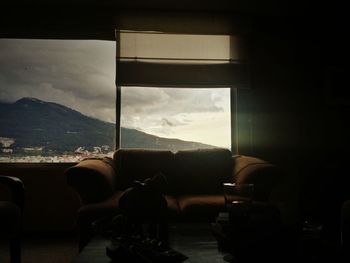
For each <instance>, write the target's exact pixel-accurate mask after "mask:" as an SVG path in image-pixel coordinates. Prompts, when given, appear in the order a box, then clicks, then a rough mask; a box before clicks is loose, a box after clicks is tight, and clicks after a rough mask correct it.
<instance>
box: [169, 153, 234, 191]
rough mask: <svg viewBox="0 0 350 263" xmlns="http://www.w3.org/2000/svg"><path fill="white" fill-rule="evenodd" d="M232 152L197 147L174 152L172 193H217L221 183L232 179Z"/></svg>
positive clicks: (221, 189) (170, 180) (170, 181)
mask: <svg viewBox="0 0 350 263" xmlns="http://www.w3.org/2000/svg"><path fill="white" fill-rule="evenodd" d="M232 166H233V165H232V154H231V151H229V150H227V149H221V148H214V149H198V150H184V151H178V152H177V153H176V154H175V173H174V174H172V175H173V176H174V177H173V178H169V183H170V186H171V188H170V190H171V192H173V193H174V194H218V193H222V191H223V188H222V184H223V183H224V182H231V181H232Z"/></svg>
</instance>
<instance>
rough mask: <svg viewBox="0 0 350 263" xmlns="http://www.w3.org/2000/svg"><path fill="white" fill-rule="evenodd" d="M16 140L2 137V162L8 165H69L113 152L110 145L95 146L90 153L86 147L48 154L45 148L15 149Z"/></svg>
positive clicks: (0, 139) (0, 153)
mask: <svg viewBox="0 0 350 263" xmlns="http://www.w3.org/2000/svg"><path fill="white" fill-rule="evenodd" d="M14 143H15V139H13V138H7V137H0V162H6V163H16V162H20V163H67V162H79V161H81V160H83V159H85V158H91V157H94V158H99V157H101V158H102V157H106V156H109V157H112V156H113V151H111V150H110V147H109V146H108V145H102V146H95V147H93V148H92V149H93V150H92V151H88V150H87V149H85V147H84V146H80V147H78V148H77V149H76V150H75V151H74V152H73V153H63V154H57V153H56V154H55V153H51V154H49V153H47V152H44V147H23V148H21V149H14V148H13V147H11V146H13V145H14Z"/></svg>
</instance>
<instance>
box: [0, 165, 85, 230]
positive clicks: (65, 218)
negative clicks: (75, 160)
mask: <svg viewBox="0 0 350 263" xmlns="http://www.w3.org/2000/svg"><path fill="white" fill-rule="evenodd" d="M71 165H72V164H40V163H38V164H0V174H1V175H11V176H17V177H19V178H20V179H21V180H22V181H23V183H24V187H25V208H24V212H23V227H24V231H25V232H28V233H49V232H50V233H70V232H72V231H74V230H75V214H76V211H77V209H78V207H79V202H80V201H79V198H78V196H77V195H76V193H75V192H74V191H73V189H71V188H70V187H69V186H68V185H67V184H66V179H65V176H64V174H63V172H64V170H65V169H66V168H68V167H69V166H71ZM7 197H8V193H7V192H6V191H4V188H1V189H0V198H1V199H2V198H7Z"/></svg>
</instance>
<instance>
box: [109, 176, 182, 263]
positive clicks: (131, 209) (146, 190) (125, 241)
mask: <svg viewBox="0 0 350 263" xmlns="http://www.w3.org/2000/svg"><path fill="white" fill-rule="evenodd" d="M166 184H167V181H166V178H165V176H164V175H163V174H162V173H158V174H156V175H155V176H154V177H153V178H148V179H146V180H145V181H143V182H140V181H134V183H133V186H132V187H131V188H129V189H127V190H126V191H125V193H124V194H123V196H122V197H121V198H120V200H119V208H120V210H121V214H120V215H118V216H116V217H115V218H114V219H113V234H112V238H111V242H110V245H109V246H107V248H106V249H107V255H108V256H109V257H110V258H111V259H115V260H123V261H124V260H125V261H126V262H129V261H130V262H152V263H153V262H154V263H158V262H159V263H160V262H170V263H171V262H174V263H176V262H182V261H184V260H185V259H187V257H186V256H184V255H183V254H181V253H179V252H177V251H175V250H173V249H171V248H170V247H169V240H168V220H167V210H168V207H167V202H166V199H165V197H164V195H163V193H162V190H161V189H165V187H166Z"/></svg>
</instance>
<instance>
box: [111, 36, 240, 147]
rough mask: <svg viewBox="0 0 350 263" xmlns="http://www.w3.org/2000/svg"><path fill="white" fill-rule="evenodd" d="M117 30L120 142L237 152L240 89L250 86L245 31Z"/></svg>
mask: <svg viewBox="0 0 350 263" xmlns="http://www.w3.org/2000/svg"><path fill="white" fill-rule="evenodd" d="M116 35H117V63H116V66H117V68H116V84H117V100H120V101H119V102H118V103H117V107H118V108H117V123H119V122H120V126H121V127H123V128H121V129H120V130H119V129H118V130H117V137H118V138H120V139H121V140H117V143H119V144H118V145H117V146H118V147H121V148H158V149H168V150H172V151H177V150H182V149H195V148H213V147H224V148H229V149H232V150H233V152H236V137H237V133H236V117H235V116H236V106H237V105H236V96H235V95H236V94H237V93H236V90H237V89H238V88H242V87H245V86H246V72H245V71H246V67H245V65H244V63H242V62H243V59H244V57H243V55H242V52H241V42H240V38H239V37H237V36H232V35H229V34H212V35H209V34H195V33H194V34H179V33H165V32H150V31H117V32H116ZM119 105H121V106H119ZM119 107H120V108H119ZM119 131H120V133H119ZM151 135H152V136H151Z"/></svg>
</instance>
